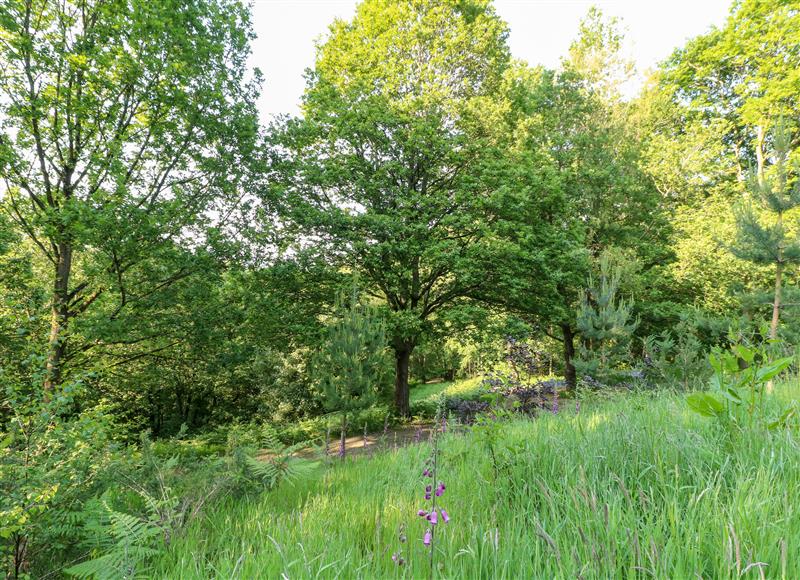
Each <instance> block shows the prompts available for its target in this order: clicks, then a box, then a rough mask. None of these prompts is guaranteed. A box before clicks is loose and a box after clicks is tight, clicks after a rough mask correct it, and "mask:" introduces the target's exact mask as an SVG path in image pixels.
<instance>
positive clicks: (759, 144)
mask: <svg viewBox="0 0 800 580" xmlns="http://www.w3.org/2000/svg"><path fill="white" fill-rule="evenodd" d="M757 131H758V132H757V135H756V178H757V179H758V183H759V185H762V184H763V183H764V163H765V160H764V141H765V140H766V131H765V129H764V125H759V126H758V129H757Z"/></svg>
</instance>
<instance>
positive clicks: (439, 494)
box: [436, 481, 444, 497]
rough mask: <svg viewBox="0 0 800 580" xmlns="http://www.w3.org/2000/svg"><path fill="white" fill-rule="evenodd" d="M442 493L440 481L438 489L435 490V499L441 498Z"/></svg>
mask: <svg viewBox="0 0 800 580" xmlns="http://www.w3.org/2000/svg"><path fill="white" fill-rule="evenodd" d="M443 493H444V484H443V483H442V482H441V481H440V482H439V487H437V488H436V497H442V494H443Z"/></svg>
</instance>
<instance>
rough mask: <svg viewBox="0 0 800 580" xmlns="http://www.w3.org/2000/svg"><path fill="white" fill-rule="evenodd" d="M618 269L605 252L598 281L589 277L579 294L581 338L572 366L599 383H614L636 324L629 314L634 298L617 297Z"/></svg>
mask: <svg viewBox="0 0 800 580" xmlns="http://www.w3.org/2000/svg"><path fill="white" fill-rule="evenodd" d="M621 276H622V274H621V272H620V270H619V269H618V268H615V267H614V266H613V264H612V263H611V260H610V259H609V258H608V256H607V255H606V254H604V255H602V256H601V257H600V279H599V281H598V283H595V280H594V279H593V277H592V276H590V277H589V282H588V285H587V286H588V287H587V288H586V289H584V290H583V291H582V292H581V294H580V306H579V308H578V317H577V327H578V331H579V332H580V334H581V337H582V340H581V343H580V346H579V349H578V357H577V359H576V360H575V367H576V369H577V371H578V373H579V374H580V375H583V376H586V375H588V376H591V377H592V378H593V379H596V380H598V381H600V382H601V383H604V384H608V383H616V382H618V380H619V368H620V367H621V366H622V365H623V364H624V363H625V361H626V360H627V359H628V356H629V354H630V346H631V340H632V337H633V332H634V331H635V330H636V327H637V326H638V325H639V321H638V320H634V319H633V316H632V310H633V301H632V300H624V299H620V298H618V294H619V283H620V279H621Z"/></svg>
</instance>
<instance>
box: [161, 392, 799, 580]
mask: <svg viewBox="0 0 800 580" xmlns="http://www.w3.org/2000/svg"><path fill="white" fill-rule="evenodd" d="M795 392H796V390H793V391H792V393H795ZM787 393H788V391H787V390H786V388H784V390H783V395H784V396H789V395H787ZM503 429H504V433H503V436H502V437H501V438H500V444H499V448H497V449H495V451H496V453H495V455H496V456H497V457H499V458H500V459H499V460H498V463H497V465H496V466H493V464H492V461H491V459H490V457H491V455H492V454H490V453H487V452H486V450H485V449H483V448H482V447H481V445H482V444H481V438H480V437H476V436H475V435H474V434H467V435H448V436H446V437H444V439H443V440H442V451H441V455H440V466H441V467H440V468H441V470H442V472H443V479H445V480H446V481H447V492H446V494H445V496H444V497H443V498H442V499H443V505H444V506H445V507H446V508H447V510H448V512H449V513H450V517H451V521H450V523H449V524H441V523H440V524H439V528H440V529H439V532H437V542H438V543H437V546H436V548H437V550H440V553H439V555H438V556H437V559H436V561H437V562H438V563H439V567H438V569H437V570H436V571H435V575H436V576H437V577H448V578H478V577H482V578H576V577H581V578H587V579H588V578H609V577H619V578H647V577H658V578H697V577H702V578H734V577H752V578H758V577H760V575H761V574H762V573H763V575H764V576H765V577H770V578H800V557H798V554H800V513H798V507H800V448H799V447H798V442H797V439H795V438H794V437H793V436H792V435H791V434H788V433H785V432H782V433H758V434H754V435H747V436H744V437H739V438H736V439H733V440H732V439H730V438H728V437H726V436H725V434H724V433H722V432H721V431H719V430H718V428H717V427H716V426H715V425H714V424H713V423H711V422H709V421H708V420H705V419H703V418H700V417H698V416H694V415H693V414H691V413H690V412H688V411H687V410H686V405H685V403H684V401H683V399H682V398H681V397H677V396H668V395H652V396H644V395H641V396H640V395H631V396H626V397H622V398H618V399H614V400H610V401H605V402H602V403H598V404H595V405H592V406H587V405H584V408H583V409H581V412H580V414H576V413H575V410H574V409H569V408H568V407H567V408H566V409H565V410H564V412H563V413H562V414H560V415H558V416H552V415H550V414H544V415H543V416H541V417H540V418H538V419H536V420H533V421H519V422H514V423H509V424H507V425H505V426H504V427H503ZM429 451H430V450H429V448H428V446H427V445H424V444H423V445H419V446H412V447H409V448H405V449H401V450H399V451H395V452H389V453H386V454H382V455H378V456H376V457H374V458H372V459H367V458H359V459H354V460H349V461H347V462H345V463H344V464H342V465H336V466H334V467H332V468H330V469H328V470H327V471H322V470H321V471H320V472H319V473H318V475H317V477H316V478H313V479H311V480H307V481H304V482H301V483H298V484H295V485H294V486H284V487H281V488H280V489H278V490H276V491H275V492H273V493H270V494H267V495H264V496H262V497H260V498H257V499H250V500H245V501H239V502H233V501H231V502H228V503H223V504H221V505H219V506H218V507H217V508H216V509H215V510H214V511H213V512H211V513H208V514H207V515H206V516H205V517H204V518H203V519H202V520H199V521H197V522H196V523H195V525H193V526H192V527H190V528H189V529H188V530H187V532H186V534H185V535H184V536H183V537H181V538H179V539H176V541H175V542H174V543H173V545H172V547H171V548H170V550H169V551H168V552H167V553H166V554H165V555H164V556H163V557H162V558H161V559H160V560H158V561H157V562H155V563H154V568H153V570H152V574H151V575H152V576H153V577H160V578H280V577H282V576H283V577H288V578H336V577H339V578H359V577H360V578H392V577H398V578H400V577H405V578H425V577H427V576H428V573H429V570H428V567H427V566H428V560H427V555H426V551H425V549H424V546H423V545H422V541H421V538H422V534H423V532H424V529H425V526H424V525H423V522H421V521H419V518H418V517H417V516H416V512H417V510H418V509H419V508H420V507H422V506H421V504H420V502H419V500H420V498H421V493H420V492H421V486H422V478H421V476H420V471H421V469H422V467H421V466H422V463H423V461H424V458H425V457H426V456H427V455H428V454H429ZM403 523H405V524H406V526H407V527H406V534H407V536H408V544H406V545H405V546H404V550H403V551H404V556H405V558H406V561H407V563H406V565H405V566H403V567H398V566H396V565H395V564H394V563H393V562H392V561H391V554H392V553H393V552H394V551H396V550H397V549H398V548H399V547H400V544H399V540H398V534H397V532H398V530H399V528H400V526H401V524H403Z"/></svg>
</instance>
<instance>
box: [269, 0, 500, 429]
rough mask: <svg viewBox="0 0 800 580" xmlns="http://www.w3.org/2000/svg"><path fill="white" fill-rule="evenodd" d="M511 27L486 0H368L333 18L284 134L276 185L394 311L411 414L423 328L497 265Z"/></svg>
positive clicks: (394, 341) (316, 235) (314, 236)
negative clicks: (499, 163)
mask: <svg viewBox="0 0 800 580" xmlns="http://www.w3.org/2000/svg"><path fill="white" fill-rule="evenodd" d="M506 36H507V29H506V26H505V24H504V23H503V22H502V21H501V20H500V19H499V18H498V17H497V15H496V14H495V13H494V11H493V9H492V8H491V5H490V3H489V2H486V1H484V0H468V1H463V0H459V1H456V0H445V1H432V0H406V1H401V2H397V1H394V0H392V1H389V0H367V1H365V2H363V3H362V4H360V5H359V7H358V9H357V12H356V15H355V17H354V18H353V20H352V21H350V22H345V21H337V22H335V23H334V24H333V25H332V26H331V29H330V35H329V37H328V38H327V40H325V42H324V43H322V44H321V45H320V46H319V47H318V53H317V60H316V64H315V67H314V69H313V70H312V71H310V73H309V76H308V86H307V89H306V92H305V95H304V98H303V114H302V116H301V117H300V118H297V119H291V120H288V121H287V122H285V123H283V124H282V125H281V126H280V127H278V128H277V129H276V131H275V133H274V134H273V141H274V146H275V148H274V157H273V160H272V161H273V169H274V175H273V181H274V183H276V184H279V186H280V187H279V188H278V189H277V194H276V195H275V198H277V199H278V200H279V201H281V202H283V203H282V204H281V205H282V209H283V211H284V212H285V215H287V217H288V218H289V219H290V221H291V223H293V224H294V225H295V226H297V228H298V229H299V231H300V232H301V233H302V236H301V238H300V239H301V242H302V243H303V244H304V245H306V246H313V247H315V248H316V249H317V250H318V251H320V252H322V253H324V254H325V255H326V258H327V259H328V260H330V262H331V263H334V264H337V265H339V266H340V267H341V268H344V269H347V270H349V271H354V272H357V273H358V274H359V276H360V280H361V282H362V283H363V284H365V285H366V286H367V288H366V289H367V291H368V292H370V293H372V294H373V295H375V296H376V297H378V298H380V299H381V300H383V301H385V303H386V304H387V305H388V308H389V310H390V311H391V313H392V314H391V317H390V335H391V336H390V343H391V346H392V348H393V350H394V353H395V359H396V381H395V382H396V384H395V403H396V407H397V410H398V412H399V413H400V414H402V415H407V414H408V413H409V386H408V369H409V358H410V356H411V353H412V351H413V350H414V348H415V346H416V345H417V344H418V342H419V341H420V338H421V336H422V334H423V333H424V332H425V330H426V328H427V327H428V326H429V325H430V324H431V323H432V321H433V320H434V319H435V317H436V315H437V313H439V312H440V311H442V310H443V309H445V308H448V307H449V306H451V305H453V304H454V303H455V302H457V301H459V300H461V299H463V298H464V297H468V296H470V295H472V294H474V293H475V292H476V291H477V290H478V289H479V288H480V287H481V286H482V285H484V284H486V283H487V281H488V280H489V279H490V278H491V265H492V260H491V258H490V256H491V253H492V250H491V242H490V236H488V235H487V223H488V221H489V218H488V217H487V216H488V215H489V213H490V212H489V205H490V200H491V197H492V195H493V191H494V190H493V185H492V184H491V180H490V179H487V178H486V174H487V173H490V172H491V165H492V163H493V160H496V159H497V156H498V155H499V150H498V141H497V139H496V135H495V134H494V129H493V127H494V126H495V125H496V124H497V123H498V119H499V116H500V115H501V109H502V104H501V103H502V99H499V98H498V91H499V89H500V87H501V84H502V77H503V72H504V70H505V69H506V67H507V64H508V60H509V54H508V48H507V45H506ZM272 191H273V194H275V192H276V190H275V189H273V190H272Z"/></svg>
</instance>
